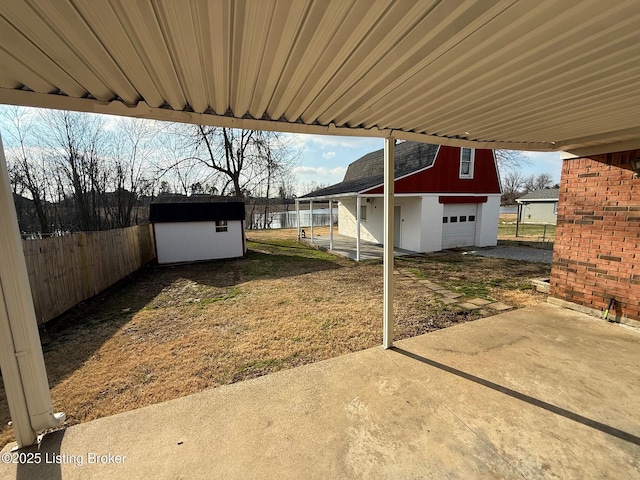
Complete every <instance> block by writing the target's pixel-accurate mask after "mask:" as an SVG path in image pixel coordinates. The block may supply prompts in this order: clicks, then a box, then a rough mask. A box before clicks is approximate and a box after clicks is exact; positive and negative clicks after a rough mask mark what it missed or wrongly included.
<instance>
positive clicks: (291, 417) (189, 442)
mask: <svg viewBox="0 0 640 480" xmlns="http://www.w3.org/2000/svg"><path fill="white" fill-rule="evenodd" d="M638 372H640V332H639V331H637V330H635V329H632V328H630V327H625V326H621V325H616V324H608V323H605V322H604V321H602V320H598V319H594V318H592V317H588V316H586V315H584V314H581V313H577V312H573V311H569V310H564V309H560V308H559V307H554V306H551V305H542V306H540V305H537V306H535V307H530V308H527V309H523V310H518V311H513V312H509V313H505V314H501V315H497V316H494V317H489V318H484V319H481V320H477V321H473V322H469V323H465V324H461V325H458V326H455V327H451V328H447V329H444V330H440V331H437V332H434V333H430V334H427V335H422V336H419V337H415V338H412V339H408V340H403V341H399V342H397V344H396V348H394V349H391V350H383V349H382V348H379V347H376V348H372V349H369V350H365V351H362V352H357V353H354V354H350V355H345V356H342V357H338V358H334V359H331V360H327V361H324V362H319V363H316V364H312V365H307V366H304V367H300V368H296V369H292V370H287V371H283V372H279V373H276V374H273V375H268V376H265V377H261V378H257V379H254V380H250V381H246V382H241V383H237V384H234V385H229V386H225V387H220V388H216V389H212V390H208V391H205V392H202V393H200V394H197V395H192V396H189V397H184V398H180V399H177V400H173V401H170V402H166V403H162V404H158V405H153V406H150V407H146V408H142V409H139V410H135V411H131V412H127V413H123V414H120V415H115V416H112V417H108V418H103V419H100V420H96V421H93V422H89V423H86V424H81V425H76V426H73V427H70V428H68V429H67V430H65V431H60V432H56V433H53V434H49V435H46V436H45V437H44V440H43V442H42V444H41V445H40V447H39V448H35V447H34V448H31V449H28V450H23V452H25V453H33V454H36V453H37V454H40V458H41V463H40V464H38V465H36V464H26V463H24V462H23V463H19V464H12V463H7V462H10V461H11V457H6V456H2V458H3V460H6V462H5V463H3V464H0V478H3V479H15V478H18V479H31V478H43V479H44V478H46V479H81V478H82V479H86V478H91V479H94V480H96V479H119V478H126V479H128V478H139V479H146V478H153V479H176V478H189V479H211V478H225V479H245V478H260V479H288V478H296V479H298V478H305V479H345V478H375V479H380V478H389V479H404V478H461V479H469V478H526V479H533V478H562V479H570V478H575V479H584V478H625V479H631V478H638V471H639V467H640V413H639V412H640V381H639V374H638ZM4 452H5V453H6V452H7V449H5V450H4ZM97 455H102V457H100V456H97ZM109 455H111V456H110V457H109ZM118 456H119V457H118ZM45 459H49V461H50V463H46V462H45ZM96 459H98V460H100V461H101V462H102V463H95V462H96V461H97V460H96ZM89 460H92V461H93V462H94V463H89ZM117 462H119V463H117ZM80 463H81V465H80Z"/></svg>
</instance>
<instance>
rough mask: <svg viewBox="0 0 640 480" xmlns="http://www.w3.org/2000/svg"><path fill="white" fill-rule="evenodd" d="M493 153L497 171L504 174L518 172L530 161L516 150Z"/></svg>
mask: <svg viewBox="0 0 640 480" xmlns="http://www.w3.org/2000/svg"><path fill="white" fill-rule="evenodd" d="M494 153H495V157H496V163H497V164H498V169H499V170H500V171H501V172H504V173H506V172H507V171H508V170H520V169H522V167H523V166H525V165H530V164H531V160H529V159H528V158H527V157H526V156H525V155H524V154H523V153H522V152H519V151H517V150H495V151H494Z"/></svg>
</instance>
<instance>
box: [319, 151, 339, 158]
mask: <svg viewBox="0 0 640 480" xmlns="http://www.w3.org/2000/svg"><path fill="white" fill-rule="evenodd" d="M335 156H336V152H324V153H323V154H322V158H326V159H330V158H333V157H335Z"/></svg>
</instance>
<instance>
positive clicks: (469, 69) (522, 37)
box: [0, 0, 640, 152]
mask: <svg viewBox="0 0 640 480" xmlns="http://www.w3.org/2000/svg"><path fill="white" fill-rule="evenodd" d="M639 23H640V2H638V0H627V1H623V0H617V1H615V2H605V1H602V0H547V1H543V0H522V1H516V0H501V1H471V0H468V1H463V0H444V1H436V0H431V1H429V0H422V1H416V0H396V1H393V0H334V1H311V0H248V1H231V0H211V1H207V0H190V1H186V0H136V1H129V0H100V1H95V0H48V1H46V0H24V1H16V0H0V31H1V32H2V35H0V65H2V68H0V102H1V103H8V104H21V105H32V106H40V107H52V108H64V109H72V110H84V111H96V112H103V113H113V114H118V115H131V116H140V117H148V118H156V119H162V120H173V121H181V122H196V123H203V124H211V125H221V126H233V127H244V128H255V129H269V130H281V131H292V132H305V133H329V134H342V135H372V136H389V135H390V134H391V133H392V132H393V135H394V136H396V137H398V138H404V139H409V140H417V141H426V142H431V143H440V144H452V145H475V146H479V147H489V148H512V149H531V150H570V151H576V152H596V151H611V150H621V149H627V148H635V147H637V146H640V145H639V144H638V143H639V142H638V139H639V138H640V61H639V58H640V29H638V28H637V25H638V24H639Z"/></svg>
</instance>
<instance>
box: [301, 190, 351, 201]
mask: <svg viewBox="0 0 640 480" xmlns="http://www.w3.org/2000/svg"><path fill="white" fill-rule="evenodd" d="M358 195H359V194H358V193H355V192H354V193H338V194H336V195H320V196H318V197H305V198H298V199H297V200H298V201H299V202H310V201H313V202H315V201H316V200H325V201H327V202H328V201H329V200H334V199H339V198H349V197H354V198H355V197H357V196H358Z"/></svg>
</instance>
